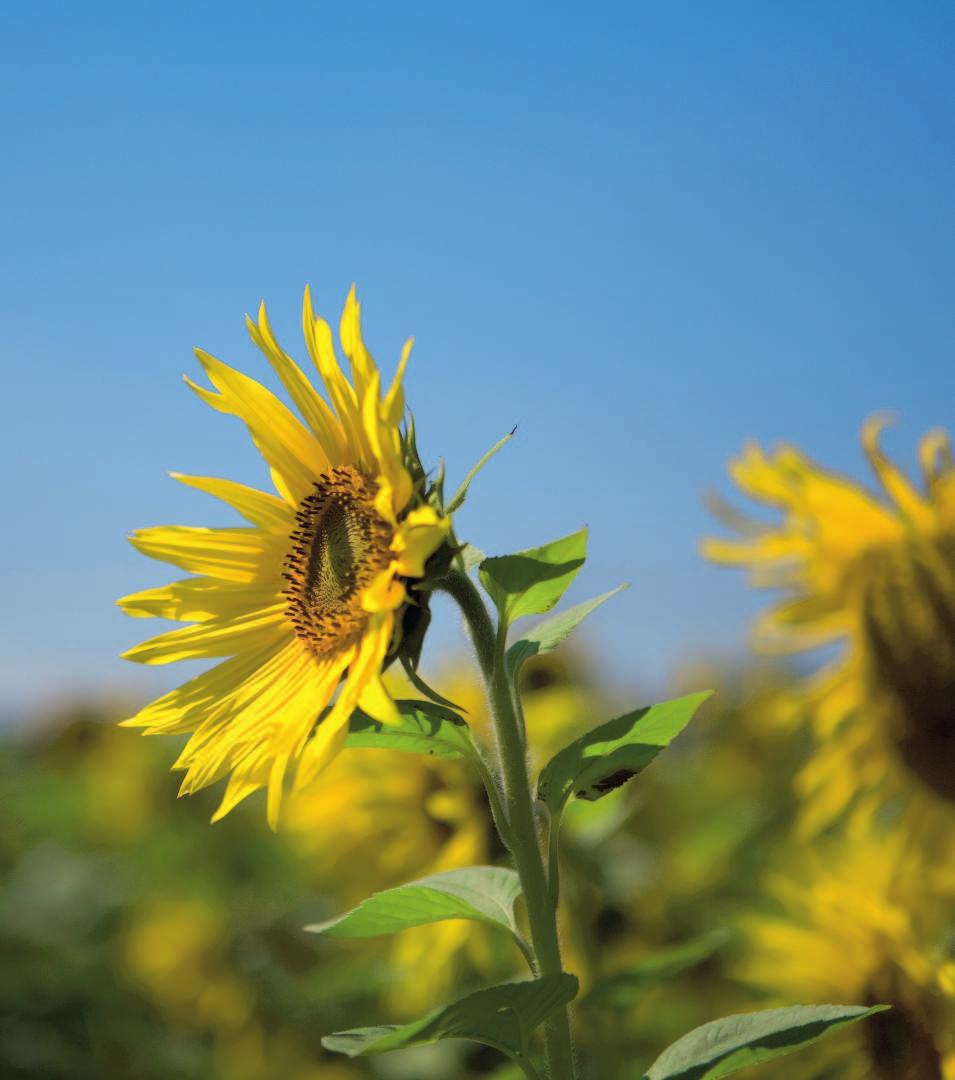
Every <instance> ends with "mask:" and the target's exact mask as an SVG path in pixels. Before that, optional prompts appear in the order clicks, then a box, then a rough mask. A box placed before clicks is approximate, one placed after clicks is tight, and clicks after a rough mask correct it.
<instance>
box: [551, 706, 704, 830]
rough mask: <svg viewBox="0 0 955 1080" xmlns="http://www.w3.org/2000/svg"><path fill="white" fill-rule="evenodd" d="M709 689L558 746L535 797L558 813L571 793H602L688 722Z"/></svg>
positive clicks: (634, 770) (594, 795) (588, 797)
mask: <svg viewBox="0 0 955 1080" xmlns="http://www.w3.org/2000/svg"><path fill="white" fill-rule="evenodd" d="M711 693H712V691H711V690H704V691H703V692H702V693H699V694H689V695H688V696H687V697H682V698H676V699H675V700H673V701H663V702H661V703H660V704H659V705H650V706H648V707H647V708H645V709H638V710H637V711H636V712H632V713H627V714H626V715H625V716H618V717H617V719H616V720H610V721H608V722H607V723H606V724H601V725H600V727H596V728H594V729H593V731H588V732H587V734H586V735H582V736H581V737H580V738H579V739H577V740H576V741H575V742H572V743H571V744H570V745H569V746H565V747H564V749H563V750H561V751H559V752H558V753H557V754H556V755H555V756H554V757H553V758H551V760H550V761H549V762H548V763H547V765H546V766H545V767H544V769H543V771H542V772H541V774H540V778H539V780H538V781H537V797H538V799H540V800H542V801H543V802H544V803H545V804H546V805H547V807H548V809H549V810H550V811H551V813H552V814H559V813H560V811H561V810H562V809H563V807H564V804H565V803H566V802H567V800H568V799H569V798H570V796H571V795H572V794H574V795H576V796H577V798H578V799H586V800H588V801H590V802H592V801H594V800H595V799H602V798H603V797H604V795H609V794H610V792H611V791H614V790H615V789H616V788H618V787H620V786H621V785H622V784H625V783H626V782H627V781H628V780H629V779H631V777H634V776H636V775H637V773H639V772H642V771H643V770H644V769H645V768H646V767H647V766H648V765H649V764H650V762H651V761H653V759H654V758H655V757H656V756H657V754H659V753H660V751H661V750H662V749H663V748H664V747H666V746H669V745H670V743H671V742H672V741H673V740H674V739H675V738H676V737H677V735H679V734H680V732H681V731H682V730H683V729H684V728H685V727H686V725H687V724H688V723H689V722H690V719H691V717H692V716H693V714H694V713H695V712H696V710H697V709H698V708H699V707H700V705H701V704H702V703H703V702H704V701H705V700H706V699H707V698H708V697H709V696H710V694H711Z"/></svg>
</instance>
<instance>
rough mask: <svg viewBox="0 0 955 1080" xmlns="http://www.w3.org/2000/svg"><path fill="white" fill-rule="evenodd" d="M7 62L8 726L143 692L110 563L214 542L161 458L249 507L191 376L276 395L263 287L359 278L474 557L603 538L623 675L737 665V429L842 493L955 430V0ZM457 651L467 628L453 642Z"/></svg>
mask: <svg viewBox="0 0 955 1080" xmlns="http://www.w3.org/2000/svg"><path fill="white" fill-rule="evenodd" d="M3 22H4V27H3V34H2V38H0V110H2V112H0V133H2V145H3V148H4V152H3V157H4V165H3V168H2V169H0V226H2V229H0V286H2V288H0V304H2V316H3V326H4V333H3V335H2V342H0V357H2V364H3V380H4V382H3V401H4V408H3V424H2V425H0V440H2V447H0V449H2V452H3V461H4V463H5V468H4V471H3V475H4V479H5V483H6V490H5V492H4V499H3V505H4V511H3V517H4V528H3V536H4V541H3V559H2V561H0V575H2V582H0V584H2V596H3V600H4V606H5V609H6V610H5V613H4V614H5V617H4V618H3V620H2V622H3V635H4V641H3V644H2V649H0V665H2V673H0V701H3V702H6V703H7V704H10V703H11V702H12V703H15V704H18V705H22V704H24V703H29V702H31V701H35V700H38V699H41V698H47V697H49V696H51V695H53V694H56V693H70V692H74V691H76V690H77V689H82V688H91V687H96V686H97V685H100V684H103V683H106V684H111V685H115V684H117V683H119V682H120V681H121V680H125V681H126V682H127V684H129V685H132V686H136V687H138V688H139V689H140V690H141V691H144V688H145V687H146V686H147V685H150V686H154V685H162V684H163V683H164V682H165V683H167V684H168V681H169V680H170V679H172V678H175V679H178V678H180V677H181V673H180V672H177V671H174V670H170V669H167V670H166V671H165V672H164V671H160V670H157V669H152V671H151V672H150V671H149V670H148V669H136V668H134V667H133V666H132V665H127V664H124V663H123V662H122V661H120V660H118V659H115V657H116V654H117V653H118V652H119V651H120V650H121V649H122V648H124V647H126V646H127V645H129V644H130V643H132V642H133V641H135V640H137V638H138V637H139V636H140V635H141V632H142V631H143V630H144V629H146V628H147V626H148V624H145V623H143V622H140V621H133V620H128V619H125V618H124V617H123V616H121V615H120V614H119V613H118V612H117V611H115V609H114V608H113V607H112V600H113V598H114V597H115V596H117V595H120V594H122V593H124V592H128V591H132V590H134V589H137V588H141V587H145V586H147V585H149V584H154V583H158V582H159V581H161V580H163V579H164V577H165V576H166V575H165V572H164V569H163V567H162V566H161V565H160V564H158V563H151V562H150V561H148V560H146V559H144V558H142V557H141V556H138V555H136V554H135V553H134V552H133V551H132V550H131V549H130V548H128V546H127V545H126V542H125V539H124V538H125V535H126V533H128V532H129V530H130V529H132V528H134V527H137V526H140V525H146V524H158V523H164V522H187V523H194V524H203V523H206V522H211V523H224V522H225V521H226V520H227V518H226V516H225V514H224V512H219V511H217V509H216V508H215V506H214V505H213V503H212V501H211V500H206V499H205V498H204V497H203V496H201V495H199V494H197V493H194V492H189V491H186V490H184V489H180V488H179V486H178V485H176V484H175V483H174V482H173V481H172V480H169V479H168V478H166V477H165V472H166V470H170V469H176V470H181V471H185V472H194V473H204V474H209V473H212V474H219V475H227V476H234V477H237V478H239V479H244V480H248V481H261V480H262V479H263V477H264V473H263V472H262V470H261V468H260V467H259V464H258V462H257V460H256V458H255V456H254V454H253V452H252V451H251V450H250V448H249V447H248V445H247V442H246V439H245V436H244V432H243V430H242V429H241V427H240V426H239V425H238V424H237V423H235V422H234V421H230V420H229V419H227V418H222V417H218V416H216V415H214V414H212V413H211V412H210V411H209V410H207V409H206V408H205V407H204V406H203V405H202V404H201V403H199V402H198V401H197V400H196V399H194V398H193V396H192V395H191V394H190V393H189V392H188V391H187V390H186V389H185V388H184V387H183V385H182V383H181V381H180V374H181V372H183V371H188V372H191V373H194V372H195V370H196V365H195V363H194V361H193V359H192V356H191V351H190V350H191V347H192V346H193V345H202V346H203V347H205V348H207V349H208V350H209V351H211V352H213V353H214V354H216V355H218V356H220V357H221V358H222V359H225V360H228V361H230V362H233V363H236V364H238V365H240V366H243V367H245V368H246V370H250V371H253V372H259V373H262V372H263V371H264V362H263V361H262V360H261V359H260V358H259V357H258V356H257V354H256V353H255V351H254V349H253V347H252V346H251V344H250V343H249V342H248V340H247V338H246V336H245V332H244V328H243V323H242V316H243V314H244V312H245V311H247V310H254V309H255V307H256V305H257V304H258V301H259V299H260V298H261V297H265V298H266V299H267V301H269V303H270V310H271V313H272V317H273V321H274V323H275V325H276V327H277V329H278V331H280V339H281V340H282V341H283V343H284V344H285V345H286V347H287V348H288V349H289V350H290V351H292V352H296V353H300V352H302V347H301V344H300V335H299V329H298V327H299V312H300V303H301V293H302V287H303V285H304V284H305V282H306V281H309V282H311V283H312V286H313V290H314V292H315V294H316V298H317V303H318V306H319V308H320V309H321V310H323V311H324V312H325V313H327V314H330V315H333V316H334V317H335V319H336V320H337V315H338V312H339V309H340V305H341V302H342V300H343V299H344V296H345V292H346V290H347V288H348V286H349V284H350V282H351V281H352V280H355V281H357V282H358V284H359V289H360V294H361V296H362V299H363V302H364V313H365V326H366V330H367V335H368V337H369V339H370V343H371V346H372V349H373V352H374V353H375V355H376V357H377V358H378V360H379V361H380V362H381V363H382V364H383V365H391V364H392V363H393V362H394V360H395V359H396V357H397V352H398V349H399V347H400V344H401V342H402V341H403V340H404V338H405V336H407V335H409V334H412V333H413V334H415V335H416V337H417V347H416V350H415V354H414V358H413V365H412V370H411V373H410V377H409V394H410V399H411V402H412V404H413V407H414V409H415V412H416V415H417V417H418V424H419V428H420V431H421V441H422V446H423V451H424V454H425V456H426V457H427V458H428V459H429V460H432V461H433V460H435V459H436V458H437V457H438V456H439V455H443V456H444V457H445V458H446V460H447V463H448V468H449V471H450V474H451V476H452V477H457V476H460V475H461V474H462V473H463V471H464V470H465V469H466V468H467V467H468V466H469V465H470V463H471V462H472V461H473V459H475V458H476V457H477V456H478V455H479V454H480V453H481V452H482V451H483V450H484V449H485V447H487V446H488V445H489V444H490V443H491V442H493V441H494V440H495V439H496V438H497V437H498V436H499V435H500V434H501V433H503V432H504V431H506V430H508V429H509V428H510V427H511V426H512V425H514V424H515V423H518V424H519V425H520V428H519V437H518V439H517V440H515V441H514V443H513V444H512V445H511V447H510V448H509V449H508V450H507V451H505V453H504V454H502V455H501V457H500V458H499V459H498V460H497V461H495V463H494V464H493V465H492V466H490V467H489V468H488V470H487V472H486V473H485V474H484V476H483V478H482V479H481V481H480V482H479V484H478V485H477V486H476V488H475V491H474V498H473V500H472V501H471V502H470V503H469V504H468V506H467V508H466V509H465V511H464V512H463V513H462V515H461V526H462V528H461V531H462V532H463V533H464V534H465V535H466V536H467V537H468V538H469V539H471V540H472V541H473V542H474V543H476V544H478V545H479V546H480V547H482V548H484V549H485V550H488V551H491V552H500V551H505V550H513V549H515V548H517V547H522V546H526V545H529V544H533V543H536V542H539V541H541V540H544V539H548V538H550V537H552V536H555V535H559V534H561V533H564V532H568V531H570V530H571V529H574V528H576V527H577V526H579V525H580V524H581V523H587V524H589V525H590V526H591V528H592V547H591V550H592V562H591V565H590V566H589V568H588V570H587V571H586V572H585V574H584V575H583V576H582V578H581V579H580V580H579V582H578V583H577V584H576V585H575V586H574V592H573V594H572V596H573V597H574V598H576V599H580V598H583V597H584V596H585V595H589V594H592V593H596V592H598V591H601V590H603V589H606V588H608V587H610V586H612V585H614V584H615V583H617V582H618V581H620V580H624V579H625V580H629V581H631V582H632V583H633V588H632V589H631V591H630V592H629V593H627V594H626V595H625V596H624V597H623V598H618V599H617V600H616V601H615V602H614V603H615V606H614V607H613V609H612V610H610V609H608V610H606V612H605V613H604V614H602V615H601V616H599V617H598V618H596V619H595V621H594V627H593V633H594V637H593V638H592V640H593V641H594V642H595V643H596V645H597V646H598V647H600V648H601V649H604V650H605V651H606V655H607V656H608V658H609V660H610V661H611V662H612V664H613V666H614V667H615V668H616V670H617V671H618V672H621V673H624V674H625V675H626V676H627V677H628V678H630V679H633V680H637V679H640V678H646V679H650V680H654V679H656V680H659V679H661V678H662V677H663V676H664V674H665V672H666V671H667V670H669V669H671V668H672V667H673V666H675V665H677V664H679V663H680V662H681V660H682V659H683V658H685V657H686V656H688V655H691V654H693V653H695V652H698V651H699V650H700V649H701V648H703V647H706V646H708V645H709V646H717V647H719V648H720V649H724V650H729V651H733V650H738V649H741V648H742V647H743V642H744V639H745V628H746V623H747V621H748V618H749V616H750V614H751V613H752V611H753V610H754V609H755V607H756V605H757V600H756V598H755V597H753V596H752V595H749V594H747V593H746V592H745V591H744V589H743V587H742V583H741V581H740V580H739V579H738V578H737V576H736V575H735V574H733V573H732V572H730V571H721V570H717V569H714V568H710V567H707V566H706V565H704V564H702V563H701V562H700V561H699V559H698V557H697V555H696V553H695V546H696V543H697V539H698V537H699V535H700V534H701V533H702V532H704V531H705V530H706V528H707V524H708V523H707V518H706V514H705V512H704V511H703V509H702V508H701V505H700V495H701V493H702V492H703V491H704V490H706V489H707V488H712V487H719V488H721V489H722V490H723V491H724V492H725V491H726V490H727V484H726V482H725V479H724V475H725V471H724V466H725V462H726V460H727V459H728V457H729V456H730V455H731V454H732V453H733V452H735V451H736V450H737V449H738V447H739V446H740V444H741V443H742V441H743V439H744V438H746V437H748V436H756V437H758V438H760V439H764V440H768V441H774V440H776V439H780V438H785V439H789V440H793V441H796V442H798V443H800V444H802V445H803V446H804V447H805V448H806V449H808V450H809V451H810V452H812V453H813V454H815V455H817V456H818V457H820V458H822V459H823V460H825V461H826V462H828V463H831V464H832V465H834V466H837V467H840V468H844V469H846V470H848V471H850V472H852V473H854V474H858V475H861V474H862V465H861V461H860V454H859V451H858V448H857V431H858V427H859V424H860V422H861V420H862V418H863V417H864V416H865V415H866V414H867V413H868V412H870V411H871V410H873V409H876V408H884V407H890V408H893V409H895V410H896V411H897V412H898V414H899V416H900V418H901V420H902V424H901V425H900V428H899V430H898V431H897V432H896V433H895V434H894V435H893V436H892V437H891V441H890V447H891V448H892V449H893V450H895V451H898V453H899V454H900V455H901V456H902V458H903V460H905V461H912V460H913V454H912V447H913V445H914V441H915V439H916V437H917V436H918V434H919V433H920V432H921V431H922V430H923V429H925V428H926V427H928V426H930V425H936V424H943V425H948V426H952V425H955V399H953V391H955V348H953V346H955V305H953V297H955V7H953V6H952V5H951V4H947V3H931V2H923V3H918V4H903V3H901V2H900V3H895V4H884V3H873V2H858V3H851V2H845V3H839V4H832V3H828V2H827V3H800V4H789V5H784V4H764V3H756V2H754V3H745V4H744V3H732V2H730V3H723V4H710V3H696V4H683V3H669V4H649V3H635V2H634V3H625V4H619V5H615V4H604V5H598V6H597V7H596V9H595V10H591V11H589V12H588V13H586V14H585V9H584V8H583V7H581V6H580V5H573V6H571V5H563V4H554V3H548V4H481V5H453V4H450V5H449V4H434V5H423V4H403V5H398V4H382V5H380V6H372V5H362V4H352V5H344V4H335V5H331V4H320V3H308V4H305V3H302V4H296V3H285V4H281V5H264V4H255V5H252V4H240V3H229V4H224V3H223V4H163V5H156V4H153V5H145V4H123V5H109V4H102V3H90V4H83V5H79V4H71V3H70V4H67V3H63V4H54V3H36V4H17V5H15V4H8V5H6V6H5V8H4V17H3ZM438 629H439V633H440V634H441V635H442V636H447V637H454V635H455V628H454V626H453V623H451V621H450V619H448V620H445V621H442V622H440V623H439V627H438Z"/></svg>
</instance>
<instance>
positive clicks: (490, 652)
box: [441, 570, 577, 1080]
mask: <svg viewBox="0 0 955 1080" xmlns="http://www.w3.org/2000/svg"><path fill="white" fill-rule="evenodd" d="M441 587H442V588H444V589H445V590H446V591H447V592H448V593H450V594H451V596H453V597H454V599H455V600H456V601H457V603H458V605H459V607H460V608H461V610H462V612H463V614H464V617H465V619H466V621H467V624H468V628H469V630H470V632H471V637H472V639H473V641H474V647H475V650H476V652H477V655H478V660H479V662H480V665H481V670H482V672H483V674H484V678H485V681H486V683H487V686H488V694H489V697H490V701H491V711H492V714H493V717H494V727H495V731H496V734H497V745H498V752H499V754H500V763H501V772H502V777H503V787H504V812H505V816H506V818H507V824H508V832H509V834H510V835H509V837H508V840H509V842H510V843H509V846H510V848H511V854H512V855H513V857H514V862H515V865H516V867H517V873H518V875H519V877H520V879H521V888H522V890H523V893H524V902H525V904H526V906H527V919H528V923H529V924H530V931H531V941H532V942H533V945H534V955H535V958H536V961H537V970H538V973H539V974H540V975H559V974H560V973H561V971H562V965H561V958H560V941H559V938H558V933H557V911H556V909H555V907H554V905H553V903H552V902H551V892H550V887H549V885H548V881H547V872H546V870H545V868H544V860H543V856H542V852H541V843H540V837H539V835H538V830H537V823H536V821H535V817H534V805H533V800H532V797H531V787H530V777H529V776H528V772H527V747H526V744H525V739H524V732H523V729H522V726H521V723H520V720H519V716H518V712H517V707H516V702H515V700H514V693H513V691H512V689H511V683H510V679H509V677H508V672H507V663H506V658H505V652H506V644H507V625H506V623H505V622H504V621H503V620H502V621H501V623H500V624H499V625H498V627H497V630H496V631H495V629H494V627H493V625H492V623H491V619H490V617H489V616H488V613H487V608H486V607H485V605H484V601H483V600H482V599H481V595H480V593H479V592H478V591H477V589H476V588H475V586H474V583H473V582H472V581H471V579H470V578H469V577H468V576H467V575H466V574H462V573H460V572H458V571H455V570H452V571H451V572H450V573H449V574H448V576H447V577H446V578H445V579H444V580H443V581H442V583H441ZM544 1044H545V1050H546V1057H547V1076H548V1077H549V1078H550V1080H574V1078H575V1077H576V1075H577V1073H576V1067H575V1062H574V1052H573V1043H572V1040H571V1034H570V1021H569V1019H568V1016H567V1010H566V1008H561V1009H560V1010H559V1011H558V1012H555V1013H554V1014H553V1015H552V1016H551V1017H550V1019H549V1020H548V1021H547V1023H546V1024H545V1026H544Z"/></svg>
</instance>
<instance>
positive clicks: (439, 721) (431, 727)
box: [345, 701, 474, 758]
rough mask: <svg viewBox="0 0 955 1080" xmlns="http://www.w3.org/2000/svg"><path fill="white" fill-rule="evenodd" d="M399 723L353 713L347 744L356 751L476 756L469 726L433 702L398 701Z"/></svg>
mask: <svg viewBox="0 0 955 1080" xmlns="http://www.w3.org/2000/svg"><path fill="white" fill-rule="evenodd" d="M396 704H397V706H398V715H399V717H400V719H399V722H398V723H397V724H381V723H379V722H378V721H377V720H372V719H371V717H370V716H366V715H365V714H364V713H363V712H361V711H359V710H356V711H355V712H354V713H352V717H351V720H350V721H349V724H348V738H347V739H346V741H345V745H346V746H348V747H352V748H353V749H360V748H373V749H377V750H405V751H407V752H408V753H412V754H430V755H432V756H433V757H442V758H460V757H467V756H469V755H471V754H473V753H474V747H473V745H472V743H471V737H470V735H469V733H468V726H467V724H466V723H465V722H464V720H462V719H461V717H460V716H458V714H457V713H456V712H454V711H453V710H451V709H447V708H445V707H444V706H442V705H435V704H433V703H432V702H430V701H398V702H396Z"/></svg>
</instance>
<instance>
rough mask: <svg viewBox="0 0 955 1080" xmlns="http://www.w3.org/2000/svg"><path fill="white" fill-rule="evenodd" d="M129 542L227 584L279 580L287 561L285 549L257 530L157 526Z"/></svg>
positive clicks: (140, 548)
mask: <svg viewBox="0 0 955 1080" xmlns="http://www.w3.org/2000/svg"><path fill="white" fill-rule="evenodd" d="M129 542H130V543H131V544H132V545H133V547H134V548H136V550H137V551H141V552H142V553H143V555H148V556H149V557H150V558H152V559H162V560H163V561H164V562H169V563H172V564H173V565H174V566H179V567H181V568H182V569H183V570H188V571H189V572H190V573H193V574H208V575H209V577H214V578H222V579H223V580H225V581H262V580H264V579H267V578H274V579H278V578H279V576H280V573H281V565H282V560H283V558H284V545H283V547H277V546H276V540H275V537H274V536H271V535H269V534H267V533H265V532H263V531H262V530H261V529H254V528H253V529H241V528H240V529H205V528H196V527H193V526H190V525H156V526H154V527H152V528H148V529H137V530H136V532H134V533H133V534H132V535H131V536H130V538H129ZM276 556H277V558H276Z"/></svg>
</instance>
